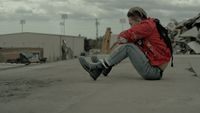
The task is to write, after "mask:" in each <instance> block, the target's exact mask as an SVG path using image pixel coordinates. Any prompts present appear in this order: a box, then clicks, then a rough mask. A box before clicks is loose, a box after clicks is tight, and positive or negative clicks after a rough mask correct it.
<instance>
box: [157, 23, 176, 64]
mask: <svg viewBox="0 0 200 113" xmlns="http://www.w3.org/2000/svg"><path fill="white" fill-rule="evenodd" d="M154 22H155V23H156V27H157V30H158V32H159V34H160V37H161V38H162V39H163V40H164V42H165V44H166V45H167V47H168V48H169V49H170V53H171V56H172V60H171V67H174V63H173V60H174V57H173V47H172V42H171V39H170V38H169V36H168V30H167V29H166V28H165V27H163V26H162V25H161V23H160V20H159V19H155V20H154Z"/></svg>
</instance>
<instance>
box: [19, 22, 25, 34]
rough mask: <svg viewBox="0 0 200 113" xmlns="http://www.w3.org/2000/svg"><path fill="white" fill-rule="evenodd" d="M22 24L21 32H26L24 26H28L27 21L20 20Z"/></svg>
mask: <svg viewBox="0 0 200 113" xmlns="http://www.w3.org/2000/svg"><path fill="white" fill-rule="evenodd" d="M20 24H21V32H24V24H26V20H24V19H22V20H20Z"/></svg>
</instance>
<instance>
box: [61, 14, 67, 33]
mask: <svg viewBox="0 0 200 113" xmlns="http://www.w3.org/2000/svg"><path fill="white" fill-rule="evenodd" d="M61 18H62V19H63V24H64V25H63V27H64V35H66V19H67V18H68V14H62V15H61Z"/></svg>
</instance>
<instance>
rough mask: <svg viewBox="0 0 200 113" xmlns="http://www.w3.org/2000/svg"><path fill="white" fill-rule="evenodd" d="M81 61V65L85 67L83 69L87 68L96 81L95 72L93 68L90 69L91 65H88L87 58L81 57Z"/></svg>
mask: <svg viewBox="0 0 200 113" xmlns="http://www.w3.org/2000/svg"><path fill="white" fill-rule="evenodd" d="M79 62H80V64H81V66H82V67H83V69H85V70H86V71H87V72H88V73H89V74H90V77H92V79H93V80H94V81H96V79H97V78H96V77H95V76H94V75H93V73H92V72H91V70H90V68H89V65H88V63H87V61H86V60H85V58H83V57H80V58H79Z"/></svg>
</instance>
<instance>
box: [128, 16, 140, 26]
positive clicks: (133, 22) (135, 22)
mask: <svg viewBox="0 0 200 113" xmlns="http://www.w3.org/2000/svg"><path fill="white" fill-rule="evenodd" d="M136 20H138V21H136ZM128 21H129V24H130V26H131V27H132V26H134V25H135V24H138V23H139V22H140V21H139V19H135V17H129V18H128Z"/></svg>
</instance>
